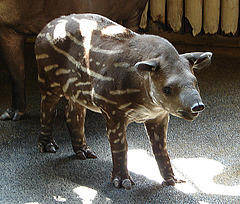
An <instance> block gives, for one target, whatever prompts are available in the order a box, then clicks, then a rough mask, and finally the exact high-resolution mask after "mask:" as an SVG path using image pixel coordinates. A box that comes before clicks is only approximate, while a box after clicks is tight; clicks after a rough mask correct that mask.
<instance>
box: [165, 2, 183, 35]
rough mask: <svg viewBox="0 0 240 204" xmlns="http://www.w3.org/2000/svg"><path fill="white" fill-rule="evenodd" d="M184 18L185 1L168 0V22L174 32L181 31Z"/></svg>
mask: <svg viewBox="0 0 240 204" xmlns="http://www.w3.org/2000/svg"><path fill="white" fill-rule="evenodd" d="M182 17H183V0H167V20H168V23H169V25H170V26H171V28H172V29H173V31H174V32H178V31H180V29H181V27H182Z"/></svg>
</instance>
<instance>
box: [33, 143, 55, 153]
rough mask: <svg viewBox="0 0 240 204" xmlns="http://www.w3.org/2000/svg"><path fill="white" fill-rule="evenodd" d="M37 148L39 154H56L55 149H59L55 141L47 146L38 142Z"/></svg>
mask: <svg viewBox="0 0 240 204" xmlns="http://www.w3.org/2000/svg"><path fill="white" fill-rule="evenodd" d="M38 148H39V150H40V152H41V153H43V152H49V153H56V152H57V149H59V147H58V145H57V144H56V142H55V141H53V142H50V143H48V144H43V143H41V142H39V143H38Z"/></svg>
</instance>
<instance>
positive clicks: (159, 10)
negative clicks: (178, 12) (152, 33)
mask: <svg viewBox="0 0 240 204" xmlns="http://www.w3.org/2000/svg"><path fill="white" fill-rule="evenodd" d="M165 7H166V0H150V13H151V16H152V19H153V21H160V22H161V23H163V24H165Z"/></svg>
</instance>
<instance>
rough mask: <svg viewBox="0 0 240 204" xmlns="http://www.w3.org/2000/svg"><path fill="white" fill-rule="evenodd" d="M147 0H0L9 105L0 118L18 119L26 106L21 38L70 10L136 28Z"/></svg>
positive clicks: (1, 48) (0, 38)
mask: <svg viewBox="0 0 240 204" xmlns="http://www.w3.org/2000/svg"><path fill="white" fill-rule="evenodd" d="M147 1H148V0H131V1H128V0H121V1H119V0H67V1H66V0H37V1H29V0H1V1H0V53H1V55H0V57H3V58H4V61H5V63H6V65H7V68H8V70H9V76H10V79H11V86H12V104H11V106H10V107H9V108H8V109H7V110H6V111H5V112H4V113H3V114H2V115H0V120H14V121H16V120H19V119H20V118H22V116H23V114H24V112H25V109H26V97H25V71H24V68H25V67H24V45H25V38H26V37H27V36H29V35H37V34H38V33H39V32H40V31H41V30H42V29H43V27H44V26H45V25H46V24H47V23H48V22H50V21H51V20H53V19H55V18H58V17H60V16H62V15H69V14H72V13H97V14H101V15H104V16H106V17H108V18H110V19H112V20H114V21H116V22H118V23H121V24H123V25H124V26H126V27H128V28H132V29H135V30H137V29H138V25H139V23H140V19H141V15H142V12H143V10H144V8H145V5H146V3H147Z"/></svg>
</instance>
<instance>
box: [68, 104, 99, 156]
mask: <svg viewBox="0 0 240 204" xmlns="http://www.w3.org/2000/svg"><path fill="white" fill-rule="evenodd" d="M65 114H66V122H67V126H68V129H69V132H70V136H71V140H72V146H73V150H74V152H75V153H76V155H77V156H78V157H79V158H80V159H86V158H97V156H96V155H95V154H94V153H93V152H92V151H91V149H90V148H89V147H88V146H87V143H86V137H85V134H84V122H85V116H86V108H84V107H83V106H81V105H79V104H77V103H73V102H72V101H71V100H69V101H68V105H67V107H66V113H65Z"/></svg>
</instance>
